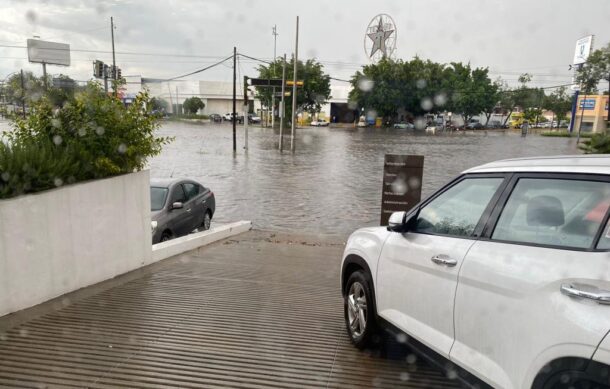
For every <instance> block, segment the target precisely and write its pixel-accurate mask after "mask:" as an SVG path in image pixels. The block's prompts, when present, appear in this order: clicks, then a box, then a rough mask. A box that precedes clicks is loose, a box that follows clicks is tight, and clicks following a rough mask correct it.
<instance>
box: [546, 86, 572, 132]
mask: <svg viewBox="0 0 610 389" xmlns="http://www.w3.org/2000/svg"><path fill="white" fill-rule="evenodd" d="M543 107H544V108H545V109H548V110H549V111H551V112H553V113H554V114H555V118H556V120H557V122H558V123H559V122H560V121H561V120H564V119H565V118H566V114H567V113H568V112H569V111H570V109H571V108H572V99H571V98H570V96H569V95H568V92H567V89H566V87H564V86H562V87H561V88H559V89H557V90H555V92H553V93H551V94H550V95H548V96H546V97H545V98H544V103H543Z"/></svg>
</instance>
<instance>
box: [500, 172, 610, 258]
mask: <svg viewBox="0 0 610 389" xmlns="http://www.w3.org/2000/svg"><path fill="white" fill-rule="evenodd" d="M609 205H610V183H607V182H596V181H584V180H562V179H535V178H522V179H520V180H519V181H518V182H517V185H516V186H515V188H514V189H513V191H512V193H511V195H510V197H509V199H508V201H507V203H506V205H505V207H504V209H503V211H502V213H501V215H500V218H499V219H498V223H497V224H496V227H495V229H494V232H493V234H492V239H497V240H504V241H512V242H523V243H534V244H544V245H553V246H563V247H576V248H589V247H591V245H592V244H593V239H595V235H596V233H597V231H598V229H599V227H600V225H601V223H602V221H603V220H604V217H605V215H606V212H607V211H608V206H609Z"/></svg>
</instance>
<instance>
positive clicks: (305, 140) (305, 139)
mask: <svg viewBox="0 0 610 389" xmlns="http://www.w3.org/2000/svg"><path fill="white" fill-rule="evenodd" d="M312 140H313V138H312V137H311V135H309V134H305V135H303V143H305V144H306V145H310V144H311V141H312Z"/></svg>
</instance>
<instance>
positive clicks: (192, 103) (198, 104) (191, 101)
mask: <svg viewBox="0 0 610 389" xmlns="http://www.w3.org/2000/svg"><path fill="white" fill-rule="evenodd" d="M182 107H183V108H184V110H185V111H186V112H188V113H191V114H196V113H197V111H199V110H200V109H203V108H204V107H205V104H204V103H203V101H202V100H201V99H200V98H199V97H197V96H193V97H189V98H188V99H186V100H184V103H182Z"/></svg>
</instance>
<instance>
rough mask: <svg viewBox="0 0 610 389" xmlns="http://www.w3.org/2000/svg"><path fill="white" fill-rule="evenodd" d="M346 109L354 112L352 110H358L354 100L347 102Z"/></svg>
mask: <svg viewBox="0 0 610 389" xmlns="http://www.w3.org/2000/svg"><path fill="white" fill-rule="evenodd" d="M347 108H349V109H351V110H354V109H358V102H357V101H355V100H350V101H348V102H347Z"/></svg>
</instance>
